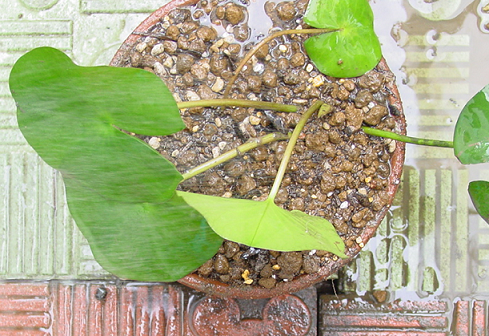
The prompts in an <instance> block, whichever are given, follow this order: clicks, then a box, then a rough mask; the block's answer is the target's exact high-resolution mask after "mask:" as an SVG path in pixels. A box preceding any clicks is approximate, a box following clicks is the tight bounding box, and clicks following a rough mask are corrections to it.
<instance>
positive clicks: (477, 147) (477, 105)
mask: <svg viewBox="0 0 489 336" xmlns="http://www.w3.org/2000/svg"><path fill="white" fill-rule="evenodd" d="M453 145H454V150H455V155H456V156H457V157H458V159H459V160H460V162H462V163H463V164H471V163H483V162H489V85H487V86H486V87H484V88H483V89H482V90H481V91H479V92H478V93H477V94H476V95H475V96H474V97H472V99H471V100H469V102H468V103H467V104H466V105H465V106H464V108H463V109H462V112H461V113H460V115H459V117H458V120H457V124H456V125H455V133H454V136H453Z"/></svg>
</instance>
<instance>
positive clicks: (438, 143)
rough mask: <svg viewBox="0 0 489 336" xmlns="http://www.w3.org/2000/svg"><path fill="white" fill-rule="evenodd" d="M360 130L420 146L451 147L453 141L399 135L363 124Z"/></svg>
mask: <svg viewBox="0 0 489 336" xmlns="http://www.w3.org/2000/svg"><path fill="white" fill-rule="evenodd" d="M362 130H363V131H364V132H365V133H367V134H368V135H374V136H377V137H381V138H388V139H393V140H397V141H401V142H405V143H410V144H415V145H422V146H432V147H444V148H453V141H444V140H432V139H422V138H414V137H410V136H407V135H400V134H397V133H394V132H389V131H383V130H379V129H376V128H371V127H366V126H363V127H362Z"/></svg>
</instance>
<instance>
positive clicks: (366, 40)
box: [304, 0, 382, 77]
mask: <svg viewBox="0 0 489 336" xmlns="http://www.w3.org/2000/svg"><path fill="white" fill-rule="evenodd" d="M304 21H305V22H306V23H308V24H309V25H311V26H313V27H316V28H330V29H335V30H337V31H335V32H331V33H325V34H321V35H317V36H313V37H310V38H309V39H307V40H306V42H305V43H304V46H305V48H306V51H307V54H308V55H309V57H310V58H311V60H312V61H313V62H314V64H315V65H316V67H317V68H318V69H319V70H320V71H321V72H322V73H324V74H326V75H329V76H333V77H356V76H360V75H363V74H364V73H366V72H367V71H369V70H372V69H373V68H374V67H375V66H376V65H377V63H379V61H380V59H381V57H382V50H381V48H380V43H379V40H378V38H377V35H376V34H375V32H374V29H373V13H372V9H371V8H370V5H369V4H368V1H367V0H311V1H310V2H309V5H308V8H307V11H306V15H305V16H304Z"/></svg>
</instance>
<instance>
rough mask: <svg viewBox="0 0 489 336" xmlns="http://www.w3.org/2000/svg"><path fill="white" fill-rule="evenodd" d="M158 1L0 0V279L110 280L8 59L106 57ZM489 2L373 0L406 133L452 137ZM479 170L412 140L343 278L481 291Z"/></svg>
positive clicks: (473, 83) (418, 292) (478, 79)
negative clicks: (46, 158) (23, 105)
mask: <svg viewBox="0 0 489 336" xmlns="http://www.w3.org/2000/svg"><path fill="white" fill-rule="evenodd" d="M258 1H260V0H258ZM165 2H166V1H156V0H147V1H132V0H119V1H117V0H111V1H109V0H79V1H75V0H12V1H7V0H0V5H1V8H2V11H0V280H1V279H51V278H63V279H67V278H78V279H90V278H104V277H109V275H108V274H107V273H106V272H104V271H103V270H102V269H101V268H100V266H99V265H98V264H97V263H96V262H95V261H94V260H93V257H92V255H91V252H90V248H89V247H88V245H87V244H86V241H85V240H84V238H83V237H82V235H81V234H80V232H79V231H78V230H77V229H76V227H75V225H74V223H73V221H72V219H71V218H70V216H69V214H68V211H67V208H66V204H65V200H64V193H63V185H62V182H61V180H60V177H59V174H57V173H56V172H55V171H53V170H52V169H51V168H50V167H48V166H47V165H45V164H44V163H43V162H42V161H41V160H40V159H39V157H38V156H37V155H36V154H35V153H34V152H33V150H32V149H31V148H30V147H29V146H28V145H27V144H26V142H25V140H24V139H23V137H22V135H21V133H20V132H19V131H18V129H17V128H16V121H15V105H14V101H13V99H12V98H11V97H10V94H9V91H8V83H7V80H8V74H9V71H10V68H11V66H12V65H13V63H14V62H15V60H16V59H17V58H18V57H19V56H20V55H22V54H23V53H24V52H26V51H28V50H30V49H32V48H34V47H38V46H44V45H47V46H53V47H56V48H59V49H62V50H64V51H65V52H67V53H68V54H70V55H71V56H72V57H73V58H74V59H75V61H76V62H77V63H78V64H80V65H101V64H108V62H109V61H110V59H111V57H112V55H113V54H114V53H115V51H116V50H117V48H118V46H119V45H120V44H121V43H122V41H123V40H124V39H125V37H126V36H127V35H128V34H129V33H130V32H131V31H132V30H133V29H134V28H135V27H136V26H137V24H138V23H139V22H140V21H142V20H143V19H144V18H145V17H146V16H147V15H148V14H149V13H150V12H152V11H153V10H155V9H157V8H158V7H160V6H161V5H163V4H164V3H165ZM488 2H489V1H488V0H476V1H469V0H466V1H462V0H445V1H439V2H434V3H433V4H428V3H426V2H423V1H416V0H410V1H408V0H404V1H402V0H377V1H374V2H372V7H373V9H374V13H375V16H376V20H377V21H376V29H377V31H378V33H379V35H380V40H381V42H382V45H383V51H384V55H385V57H386V59H387V62H388V64H389V65H390V67H391V69H392V70H393V72H394V73H395V74H396V76H397V79H398V85H399V89H400V92H401V97H402V99H403V101H404V105H405V112H406V114H407V121H408V125H409V128H408V130H409V133H411V135H414V136H429V137H434V138H441V139H450V138H451V133H452V131H453V127H454V124H455V121H456V118H457V115H458V111H459V110H460V109H461V108H462V107H463V104H464V102H465V101H466V100H467V99H469V98H470V96H471V95H473V94H474V93H475V92H476V91H478V90H479V89H480V88H481V87H482V86H483V85H484V84H486V82H487V81H488V80H487V79H488V78H489V76H488V75H489V70H488V69H487V64H489V57H488V56H487V52H486V50H487V46H488V45H489V34H488V32H489V29H488V28H487V27H486V25H487V24H488V22H489V14H488V13H487V12H486V11H484V10H483V7H484V6H487V4H488ZM67 127H69V125H67ZM476 178H486V179H489V167H488V166H487V165H482V166H481V167H480V168H477V169H476V168H472V167H470V169H469V168H467V167H462V166H460V165H459V164H458V163H457V161H456V160H455V159H453V157H452V152H451V151H450V150H446V149H430V148H421V147H419V148H414V147H412V146H408V150H407V161H406V168H405V170H404V175H403V180H402V183H401V189H400V191H399V193H398V195H397V198H396V202H395V205H394V207H393V209H392V211H391V212H390V214H389V216H388V217H387V218H386V220H385V221H384V222H383V224H382V226H381V229H380V230H379V231H378V233H377V236H376V237H375V238H374V239H372V240H371V242H370V243H369V244H368V245H367V247H366V249H365V250H364V251H363V252H361V254H360V256H359V258H358V259H357V260H356V261H355V262H353V263H352V264H351V265H350V266H349V267H347V268H345V270H344V271H343V275H344V276H343V277H342V279H343V283H342V285H343V287H344V288H345V289H346V290H348V291H356V292H358V293H364V292H366V291H372V290H388V291H391V292H392V295H391V298H396V297H405V298H411V297H412V298H415V297H416V298H417V297H427V298H429V297H432V296H434V295H436V296H447V297H451V298H453V297H456V296H467V295H484V293H487V292H488V291H489V279H488V271H489V226H487V224H485V223H484V222H482V220H479V219H478V217H477V216H476V215H475V214H474V210H473V209H472V208H471V207H470V206H469V199H468V195H467V192H466V185H467V182H468V181H469V180H473V179H476Z"/></svg>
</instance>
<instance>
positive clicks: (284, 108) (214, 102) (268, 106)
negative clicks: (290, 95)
mask: <svg viewBox="0 0 489 336" xmlns="http://www.w3.org/2000/svg"><path fill="white" fill-rule="evenodd" d="M177 106H178V108H179V109H185V108H191V107H213V106H216V107H217V106H240V107H254V108H257V109H262V110H274V111H279V112H297V109H298V108H297V106H295V105H286V104H279V103H273V102H265V101H254V100H247V99H231V98H228V99H203V100H194V101H185V102H180V103H177Z"/></svg>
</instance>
